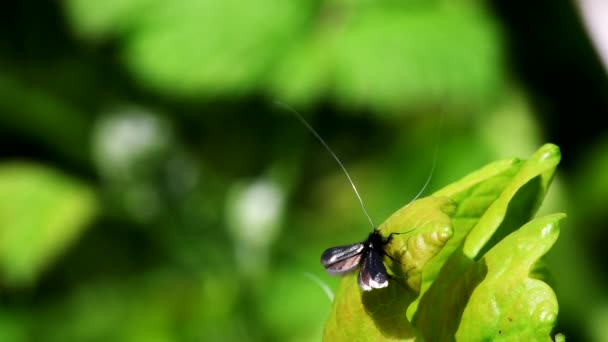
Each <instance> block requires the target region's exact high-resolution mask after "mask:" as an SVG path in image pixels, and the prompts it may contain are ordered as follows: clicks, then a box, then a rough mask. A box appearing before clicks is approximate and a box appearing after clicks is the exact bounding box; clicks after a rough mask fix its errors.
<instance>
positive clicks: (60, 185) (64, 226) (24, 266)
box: [0, 163, 97, 286]
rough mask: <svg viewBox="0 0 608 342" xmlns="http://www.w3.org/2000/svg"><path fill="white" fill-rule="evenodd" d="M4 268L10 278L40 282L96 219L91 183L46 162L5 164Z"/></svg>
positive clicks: (0, 193)
mask: <svg viewBox="0 0 608 342" xmlns="http://www.w3.org/2000/svg"><path fill="white" fill-rule="evenodd" d="M0 203H2V205H0V227H1V229H0V272H1V274H2V279H3V281H4V282H6V283H8V284H10V285H11V286H20V285H21V286H22V285H26V284H30V283H32V282H33V281H35V280H36V279H37V278H38V276H39V273H40V272H41V271H42V270H43V268H44V267H45V266H47V264H48V263H50V262H51V261H52V260H53V259H54V258H56V257H57V255H58V254H59V253H62V252H63V251H64V250H65V249H66V248H67V247H68V246H69V245H70V243H71V242H72V241H73V240H74V239H76V238H77V237H78V236H79V235H80V234H81V233H82V231H83V230H84V229H85V228H86V227H87V224H88V223H89V222H90V221H91V219H92V218H93V215H94V213H95V211H96V208H97V201H96V199H95V196H94V193H93V192H92V191H91V189H90V187H89V186H87V185H85V184H82V183H81V182H80V181H78V180H75V179H73V178H71V177H68V176H66V175H63V174H61V173H59V172H57V171H55V170H52V169H49V168H47V167H44V166H40V165H36V164H29V163H10V164H7V163H5V164H1V165H0Z"/></svg>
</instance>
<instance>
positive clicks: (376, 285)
mask: <svg viewBox="0 0 608 342" xmlns="http://www.w3.org/2000/svg"><path fill="white" fill-rule="evenodd" d="M392 236H393V234H391V235H389V237H388V238H386V239H385V238H383V237H382V235H380V231H379V230H377V229H374V230H373V231H372V232H371V233H370V234H369V236H368V237H367V240H365V241H363V242H359V243H353V244H350V245H345V246H338V247H331V248H328V249H326V250H325V252H323V254H322V255H321V264H322V265H323V267H325V270H326V271H327V273H329V274H331V275H342V274H344V273H347V272H350V271H352V270H354V269H355V268H356V267H357V266H360V268H361V269H360V270H359V287H360V288H361V290H363V291H371V290H373V289H381V288H384V287H387V286H388V278H389V276H388V274H387V273H386V268H385V267H384V263H383V262H382V257H383V256H384V255H387V256H388V254H387V253H386V252H385V251H384V246H385V245H387V244H388V243H389V242H390V240H391V238H392ZM389 257H390V256H389Z"/></svg>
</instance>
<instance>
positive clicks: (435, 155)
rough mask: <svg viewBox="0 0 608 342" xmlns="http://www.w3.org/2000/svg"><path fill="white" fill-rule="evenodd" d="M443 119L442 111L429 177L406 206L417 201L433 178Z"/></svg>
mask: <svg viewBox="0 0 608 342" xmlns="http://www.w3.org/2000/svg"><path fill="white" fill-rule="evenodd" d="M444 117H445V111H442V112H441V118H440V119H439V129H438V130H437V131H438V132H437V143H436V144H435V152H434V153H433V165H431V172H430V173H429V176H428V177H427V178H426V182H425V183H424V185H423V186H422V189H420V191H419V192H418V194H417V195H416V196H415V197H414V198H413V199H412V200H411V201H410V202H409V203H408V204H407V205H408V206H409V205H410V204H412V202H414V201H415V200H417V199H418V197H420V195H422V193H424V190H426V187H427V186H428V185H429V183H430V182H431V178H433V173H435V166H436V165H437V155H438V154H439V143H440V139H441V129H442V128H443V120H444Z"/></svg>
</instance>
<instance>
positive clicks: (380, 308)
mask: <svg viewBox="0 0 608 342" xmlns="http://www.w3.org/2000/svg"><path fill="white" fill-rule="evenodd" d="M559 159H560V153H559V149H558V148H557V146H555V145H551V144H547V145H544V146H543V147H541V148H540V149H539V150H538V151H537V152H536V153H535V154H534V155H532V157H531V158H530V159H529V160H527V161H521V160H519V159H510V160H504V161H498V162H494V163H491V164H489V165H487V166H486V167H484V168H482V169H480V170H478V171H476V172H473V173H471V174H470V175H468V176H466V177H464V178H463V179H461V180H460V181H458V182H455V183H453V184H451V185H449V186H447V187H445V188H443V189H442V190H440V191H438V192H436V193H435V194H433V196H431V197H428V198H424V199H420V200H418V201H416V202H414V203H412V204H411V205H408V206H405V207H404V208H402V209H400V210H399V211H397V212H396V213H395V214H393V215H392V216H391V217H390V218H389V219H388V220H387V221H386V222H385V223H384V224H382V225H381V226H380V229H381V231H382V232H383V235H385V236H387V235H388V234H390V233H391V232H403V231H408V230H412V229H413V231H412V232H410V233H408V234H402V235H397V236H395V237H394V239H393V241H392V242H391V243H390V245H389V246H388V247H386V248H385V249H386V251H387V253H388V254H389V255H391V256H392V257H393V258H395V259H396V260H397V261H398V262H395V261H391V260H388V261H386V263H387V266H388V268H389V270H390V273H391V274H392V275H393V279H392V280H391V281H390V286H389V287H388V288H386V289H380V290H374V291H372V292H370V293H362V291H361V290H359V288H358V286H357V282H356V275H355V274H352V275H349V276H347V277H345V278H344V279H343V280H342V282H341V284H340V287H339V289H338V293H337V295H336V300H335V302H334V306H333V309H332V313H331V315H330V318H329V320H328V323H327V325H326V330H325V337H326V340H332V341H340V340H352V339H357V338H360V339H363V340H370V339H371V340H410V339H416V338H421V339H425V340H430V341H437V340H441V341H443V340H452V339H454V338H455V337H459V338H460V339H462V340H470V339H473V340H475V339H477V338H476V337H475V335H471V334H472V333H473V332H472V330H474V329H479V330H480V331H482V332H484V333H490V332H492V333H496V332H498V330H501V333H502V326H501V327H500V328H499V329H496V327H497V325H496V324H498V323H497V322H494V321H492V322H488V324H486V325H484V326H483V327H479V326H477V327H473V328H470V327H468V328H466V329H465V328H462V329H463V330H459V327H460V324H461V322H462V323H463V324H464V323H465V321H464V319H465V317H466V319H467V320H471V321H473V322H477V321H479V320H478V319H477V318H476V317H475V313H476V312H480V310H483V308H486V309H488V308H492V306H491V305H492V303H490V302H486V301H484V300H483V294H484V292H479V291H483V290H481V289H485V290H486V291H489V292H491V293H494V294H505V295H503V296H499V297H497V298H495V301H496V303H500V305H501V308H503V307H504V308H506V309H505V310H508V307H509V305H512V304H513V303H514V301H516V300H519V301H518V302H517V303H518V306H517V308H519V309H522V310H524V309H525V308H527V309H530V308H536V309H535V310H537V311H534V312H533V314H535V315H536V316H533V315H532V314H531V313H530V312H531V311H530V310H531V309H530V310H527V311H525V310H524V311H525V312H520V313H519V312H516V311H512V312H509V314H511V315H515V314H518V315H520V316H521V317H527V318H526V319H523V320H522V321H519V318H518V319H517V322H518V324H520V323H519V322H523V323H521V324H524V326H519V325H518V327H517V330H513V331H516V333H518V334H519V335H518V336H520V337H528V336H529V338H527V339H534V338H535V337H537V336H540V335H538V334H541V335H542V336H545V337H546V338H549V335H548V334H549V332H550V330H551V327H552V326H553V324H554V323H555V317H556V315H557V303H556V301H555V296H554V294H553V292H552V291H551V289H550V287H549V286H548V285H547V284H545V283H544V282H542V281H540V280H537V279H535V280H533V281H532V280H530V279H529V274H530V272H532V270H533V268H534V266H535V264H536V262H537V261H538V258H540V257H541V256H542V255H544V254H545V253H546V251H547V250H548V249H549V248H550V247H551V245H552V244H553V242H554V241H555V239H556V238H557V224H558V222H559V220H560V219H561V218H563V215H553V216H549V217H548V218H543V219H538V220H535V221H532V222H531V223H529V224H528V225H525V223H526V222H528V221H529V220H530V219H531V218H532V217H533V215H534V213H535V212H536V210H537V209H538V207H539V206H540V204H541V202H542V199H543V198H544V196H545V194H546V192H547V189H548V187H549V185H550V183H551V180H552V178H553V175H554V172H555V168H556V166H557V163H558V162H559ZM524 225H525V226H524ZM522 226H524V227H522ZM520 227H522V228H521V230H518V228H520ZM543 229H544V230H543ZM539 232H541V233H542V234H541V233H539ZM539 234H540V235H539ZM524 240H525V241H524ZM526 248H527V249H526ZM509 249H511V250H513V251H519V250H521V249H523V250H521V251H520V252H519V253H520V254H522V255H518V256H517V257H518V258H519V259H518V260H519V261H521V262H520V263H519V264H517V265H519V266H521V267H522V268H521V269H518V271H519V274H517V275H515V274H514V275H512V276H510V275H508V274H502V273H501V274H498V273H499V272H500V270H512V269H511V268H512V267H515V266H514V264H509V259H508V258H504V257H502V253H506V252H507V251H508V250H509ZM497 255H498V257H497ZM503 259H504V260H503ZM524 259H525V260H526V262H525V263H524V262H523V261H522V260H524ZM492 277H504V278H501V279H502V280H503V282H501V281H493V280H492V279H494V278H492ZM530 284H532V285H534V287H533V288H531V289H533V290H538V291H539V292H537V294H538V295H542V296H541V297H526V296H523V295H522V296H520V297H518V298H516V299H514V298H512V297H508V296H506V294H509V295H514V292H513V289H520V288H522V286H523V287H524V288H525V286H527V285H530ZM478 290H479V291H478ZM479 298H482V299H479ZM539 298H540V299H539ZM536 299H539V300H540V301H541V302H543V303H545V304H546V305H544V304H543V305H544V306H541V307H537V306H535V305H536V304H538V302H534V300H536ZM552 303H554V304H555V305H553V304H552ZM541 309H542V310H541ZM539 310H540V311H539ZM539 312H542V313H543V314H542V315H541V314H537V313H539ZM465 313H466V314H465ZM509 317H510V318H511V319H512V322H515V321H516V320H515V318H513V317H511V316H509ZM354 322H356V323H354ZM467 322H468V321H467ZM490 323H492V324H494V325H492V324H490ZM526 324H527V325H526ZM513 326H514V325H513ZM528 328H529V330H526V329H528ZM467 329H468V330H467ZM535 329H540V331H541V332H538V333H537V332H534V333H533V334H528V335H526V331H530V332H533V331H536V330H535ZM457 331H458V336H456V333H457ZM479 336H481V335H479ZM483 336H486V335H483ZM487 336H492V337H495V336H496V335H487ZM479 338H485V337H479ZM488 338H489V337H488Z"/></svg>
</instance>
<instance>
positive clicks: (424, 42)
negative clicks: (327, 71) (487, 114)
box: [335, 5, 501, 110]
mask: <svg viewBox="0 0 608 342" xmlns="http://www.w3.org/2000/svg"><path fill="white" fill-rule="evenodd" d="M346 22H347V23H346V24H345V25H344V26H345V27H344V28H343V32H341V33H339V34H336V35H337V37H335V41H336V44H337V48H336V49H335V51H336V54H337V56H336V62H335V66H336V70H335V82H336V94H337V97H338V100H339V101H340V102H342V103H344V104H347V105H351V106H352V105H359V106H369V107H372V108H376V109H380V110H383V109H384V110H387V109H388V110H390V109H393V110H395V109H402V108H416V107H417V106H420V105H425V104H428V103H445V102H446V101H451V100H452V99H454V100H455V99H458V101H464V102H463V103H466V104H472V103H480V102H483V100H482V99H483V98H487V96H488V95H491V94H492V93H493V92H496V91H497V90H498V88H499V84H500V83H499V80H500V76H499V71H500V70H501V67H500V58H499V56H500V45H499V44H498V42H499V41H500V40H499V39H498V38H499V36H498V33H497V29H496V27H495V24H494V23H493V22H492V21H491V20H490V19H489V17H488V16H487V14H485V13H484V12H483V11H480V9H479V7H477V6H463V5H460V6H447V7H443V8H442V7H439V6H438V7H433V6H426V7H424V8H420V9H411V8H407V7H406V6H404V7H403V8H399V7H395V6H386V7H379V8H378V9H371V10H370V9H368V10H365V11H359V12H354V13H353V14H352V15H351V16H349V17H347V20H346Z"/></svg>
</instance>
